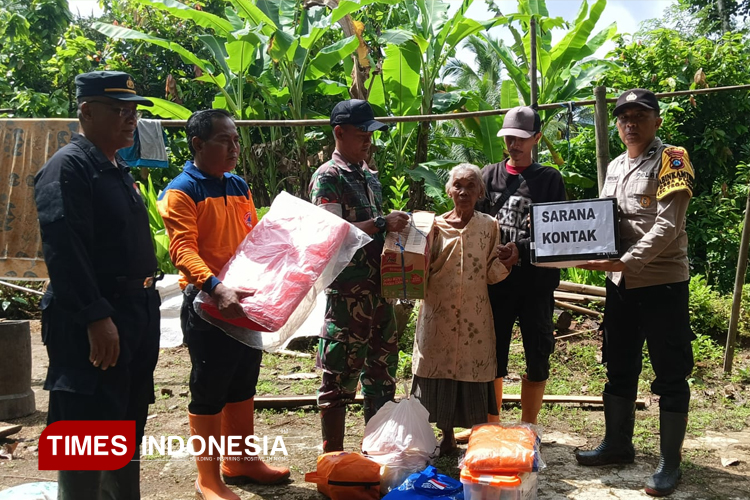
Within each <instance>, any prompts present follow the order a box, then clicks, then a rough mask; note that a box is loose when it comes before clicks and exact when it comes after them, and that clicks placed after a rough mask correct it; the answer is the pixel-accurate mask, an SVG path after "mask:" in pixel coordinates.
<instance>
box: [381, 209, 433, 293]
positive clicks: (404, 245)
mask: <svg viewBox="0 0 750 500" xmlns="http://www.w3.org/2000/svg"><path fill="white" fill-rule="evenodd" d="M434 226H435V214H434V213H432V212H414V213H413V214H411V219H410V220H409V224H407V226H406V227H405V228H404V229H403V231H401V232H400V233H388V234H387V235H386V237H385V246H384V247H383V253H382V254H381V256H380V280H381V281H380V284H381V294H382V296H383V297H386V298H392V299H424V294H425V288H426V287H427V278H428V276H429V272H430V248H431V246H432V240H433V234H432V232H433V231H432V230H433V227H434Z"/></svg>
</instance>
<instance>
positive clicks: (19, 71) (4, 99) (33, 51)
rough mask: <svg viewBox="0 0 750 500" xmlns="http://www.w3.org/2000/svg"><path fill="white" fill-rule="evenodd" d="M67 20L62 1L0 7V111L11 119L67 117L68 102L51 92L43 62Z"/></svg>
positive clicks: (11, 0) (55, 89)
mask: <svg viewBox="0 0 750 500" xmlns="http://www.w3.org/2000/svg"><path fill="white" fill-rule="evenodd" d="M71 19H72V16H71V14H70V11H69V10H68V4H67V1H66V0H30V1H28V2H21V1H17V0H9V1H6V2H3V3H1V4H0V74H2V75H3V78H2V81H0V108H10V109H12V110H13V113H12V114H13V115H14V116H23V117H45V116H49V117H67V116H68V106H69V97H70V96H69V95H66V94H65V92H63V91H62V90H61V89H60V88H58V87H56V86H55V84H54V80H53V78H51V77H50V74H49V72H50V71H53V69H52V68H50V67H49V63H48V61H49V60H50V59H51V58H52V57H53V56H54V55H55V51H56V46H57V42H58V40H59V38H60V37H61V36H62V35H63V33H65V31H66V29H67V27H68V24H69V23H70V21H71Z"/></svg>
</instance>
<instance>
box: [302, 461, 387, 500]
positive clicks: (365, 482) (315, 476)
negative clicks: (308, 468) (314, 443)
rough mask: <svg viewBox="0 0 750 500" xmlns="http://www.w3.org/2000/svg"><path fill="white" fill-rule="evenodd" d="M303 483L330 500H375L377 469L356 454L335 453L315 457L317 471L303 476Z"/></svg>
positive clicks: (377, 494) (378, 492)
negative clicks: (316, 487)
mask: <svg viewBox="0 0 750 500" xmlns="http://www.w3.org/2000/svg"><path fill="white" fill-rule="evenodd" d="M305 481H307V482H308V483H315V484H317V485H318V491H319V492H321V493H322V494H324V495H325V496H327V497H328V498H330V499H331V500H378V499H379V498H380V467H379V466H378V464H376V463H375V462H373V461H372V460H369V459H367V458H365V457H363V456H362V455H360V454H359V453H347V452H345V451H334V452H331V453H324V454H323V455H320V456H319V457H318V467H317V470H315V471H313V472H308V473H307V474H305Z"/></svg>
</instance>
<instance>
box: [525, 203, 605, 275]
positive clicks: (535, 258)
mask: <svg viewBox="0 0 750 500" xmlns="http://www.w3.org/2000/svg"><path fill="white" fill-rule="evenodd" d="M530 249H531V262H532V263H533V264H535V265H537V266H542V267H557V268H563V267H574V266H576V265H578V264H583V263H585V262H586V261H589V260H600V259H618V258H619V257H620V233H619V228H618V213H617V199H615V198H597V199H594V200H577V201H559V202H552V203H532V204H531V247H530Z"/></svg>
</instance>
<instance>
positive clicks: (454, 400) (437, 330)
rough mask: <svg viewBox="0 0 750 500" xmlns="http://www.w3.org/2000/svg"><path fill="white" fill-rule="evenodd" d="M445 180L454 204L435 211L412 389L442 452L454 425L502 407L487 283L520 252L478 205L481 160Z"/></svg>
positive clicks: (481, 188) (499, 277) (465, 423)
mask: <svg viewBox="0 0 750 500" xmlns="http://www.w3.org/2000/svg"><path fill="white" fill-rule="evenodd" d="M445 187H446V191H447V193H448V195H449V196H450V197H451V199H452V200H453V204H454V207H455V208H454V209H453V210H451V211H450V212H448V213H445V214H443V215H441V216H438V217H437V218H436V223H435V226H436V229H435V231H436V238H435V241H434V243H433V247H432V251H431V264H430V275H429V280H428V283H427V291H426V293H425V298H424V302H423V304H422V307H421V309H420V311H419V318H418V320H417V330H416V335H415V339H414V356H413V360H412V362H413V372H414V380H413V382H412V394H414V396H415V397H417V398H418V399H419V400H420V402H421V403H422V404H423V405H424V406H425V408H427V410H428V411H429V412H430V421H431V422H436V423H437V427H438V428H439V429H440V430H441V431H442V432H443V440H442V442H441V444H440V452H441V454H444V453H446V452H449V451H450V450H452V449H454V448H456V441H455V436H454V434H453V427H467V428H470V427H471V426H473V425H475V424H480V423H483V422H486V421H487V419H488V412H489V413H490V414H491V415H497V404H496V402H495V392H494V389H493V384H492V382H493V381H494V379H495V375H496V369H497V359H496V356H495V332H494V328H493V320H492V309H491V307H490V301H489V296H488V295H487V284H488V283H497V282H499V281H501V280H503V279H504V278H505V277H506V276H507V275H508V272H509V271H508V269H509V268H510V267H511V266H512V265H513V264H515V262H516V261H517V260H518V250H517V249H516V248H515V245H512V244H511V245H509V246H503V245H500V244H499V243H500V235H499V227H498V224H497V221H496V220H495V219H494V218H492V217H491V216H489V215H486V214H483V213H480V212H476V211H474V205H475V204H476V202H477V200H479V199H480V198H481V197H483V196H484V189H485V187H484V181H483V180H482V174H481V172H480V170H479V168H478V167H476V166H475V165H471V164H468V163H462V164H460V165H458V166H456V167H454V168H453V170H451V172H450V178H449V179H448V183H447V184H446V186H445ZM495 418H497V417H495Z"/></svg>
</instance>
